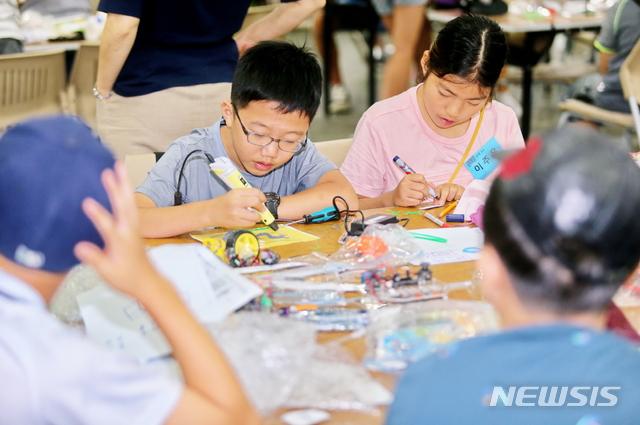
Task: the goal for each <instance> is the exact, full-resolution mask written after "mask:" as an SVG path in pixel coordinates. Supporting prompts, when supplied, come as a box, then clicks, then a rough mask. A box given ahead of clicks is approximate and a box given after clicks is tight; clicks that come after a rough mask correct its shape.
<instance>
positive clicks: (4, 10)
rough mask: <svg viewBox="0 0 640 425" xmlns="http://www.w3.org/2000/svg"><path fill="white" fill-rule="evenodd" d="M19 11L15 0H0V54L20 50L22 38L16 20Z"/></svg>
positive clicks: (18, 17)
mask: <svg viewBox="0 0 640 425" xmlns="http://www.w3.org/2000/svg"><path fill="white" fill-rule="evenodd" d="M19 20H20V11H19V10H18V3H17V1H16V0H0V54H7V53H20V52H22V40H24V37H23V36H22V33H21V32H20V27H19V26H18V21H19Z"/></svg>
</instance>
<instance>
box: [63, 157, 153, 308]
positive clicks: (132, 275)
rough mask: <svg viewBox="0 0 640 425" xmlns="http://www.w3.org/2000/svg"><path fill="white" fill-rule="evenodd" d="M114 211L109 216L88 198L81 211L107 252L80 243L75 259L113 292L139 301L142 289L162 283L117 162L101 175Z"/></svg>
mask: <svg viewBox="0 0 640 425" xmlns="http://www.w3.org/2000/svg"><path fill="white" fill-rule="evenodd" d="M102 183H103V184H104V187H105V189H106V190H107V194H108V195H109V201H110V202H111V209H112V211H113V213H109V211H107V210H106V209H105V208H104V207H103V206H102V205H100V204H99V203H98V202H96V201H95V200H94V199H91V198H87V199H85V200H84V201H83V203H82V209H83V210H84V212H85V214H86V215H87V217H89V219H90V220H91V221H92V222H93V224H94V225H95V226H96V229H97V230H98V232H99V233H100V235H101V236H102V239H103V241H104V245H105V246H104V248H103V249H100V248H99V247H98V246H96V245H95V244H93V243H90V242H79V243H78V244H77V245H76V246H75V249H74V252H75V254H76V257H78V259H79V260H80V261H82V262H83V263H86V264H88V265H90V266H92V267H93V268H95V269H96V270H97V271H98V273H99V274H100V275H101V276H102V277H103V278H104V279H105V280H106V281H107V282H108V283H109V284H110V285H111V286H113V287H114V288H116V289H117V290H119V291H122V292H124V293H126V294H129V295H131V296H134V297H137V295H138V293H139V290H140V289H141V288H142V287H143V285H149V284H150V283H151V282H153V281H154V279H160V276H159V275H158V273H157V272H156V271H155V269H154V268H153V266H152V265H151V263H150V262H149V260H148V258H147V254H146V251H145V246H144V242H143V240H142V238H141V237H140V233H139V229H138V210H137V209H136V206H135V203H134V200H133V192H132V191H131V186H130V185H129V179H128V177H127V173H126V169H125V166H124V163H123V162H122V161H118V162H117V163H116V165H115V172H114V171H113V170H110V169H108V170H105V171H104V172H103V173H102Z"/></svg>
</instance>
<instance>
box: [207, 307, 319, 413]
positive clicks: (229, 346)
mask: <svg viewBox="0 0 640 425" xmlns="http://www.w3.org/2000/svg"><path fill="white" fill-rule="evenodd" d="M209 330H210V332H211V333H212V335H213V336H214V337H215V339H216V341H217V342H218V345H219V346H220V348H221V349H222V351H224V354H225V355H226V357H227V359H229V361H230V362H231V364H232V365H233V367H234V369H235V372H236V375H237V376H238V378H239V379H240V381H241V382H242V384H243V386H244V388H245V391H246V392H247V394H248V396H249V398H250V399H251V401H252V402H253V404H254V406H255V407H256V409H257V410H258V411H259V412H260V413H261V414H263V415H266V414H268V413H270V412H272V411H274V410H276V409H278V408H279V407H281V405H282V404H283V403H284V402H285V400H287V399H288V398H289V396H290V394H291V392H292V390H293V388H294V387H295V386H296V385H297V384H298V380H299V379H301V377H302V369H303V367H305V365H306V364H308V363H309V361H310V360H311V358H312V356H313V354H314V351H315V348H316V331H315V328H314V326H313V325H312V324H309V323H306V322H302V321H294V320H287V319H285V318H281V317H278V316H277V315H275V314H266V313H240V314H236V315H234V316H231V317H230V318H229V319H227V320H226V321H225V322H224V324H222V325H210V326H209ZM302 379H304V378H302Z"/></svg>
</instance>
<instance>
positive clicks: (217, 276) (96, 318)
mask: <svg viewBox="0 0 640 425" xmlns="http://www.w3.org/2000/svg"><path fill="white" fill-rule="evenodd" d="M148 255H149V259H150V260H151V262H152V263H154V265H155V266H156V268H157V269H158V271H159V272H160V273H161V274H162V275H163V276H165V277H166V278H167V279H168V280H169V281H170V282H171V283H172V284H173V286H174V288H176V291H177V292H178V294H179V295H180V297H181V298H182V300H183V301H184V302H185V304H186V305H187V307H188V308H189V309H190V310H191V312H192V313H193V314H194V316H195V317H196V318H197V319H198V320H199V321H200V322H202V323H211V322H218V321H221V320H223V319H225V318H226V317H227V316H228V315H229V314H231V313H233V312H234V311H235V310H237V309H238V308H240V307H242V306H243V305H245V304H246V303H247V302H249V301H251V300H252V299H253V298H255V297H257V296H259V295H260V294H261V293H262V289H261V288H260V287H259V286H258V285H256V284H254V283H253V282H251V281H250V280H248V279H247V278H245V277H244V276H241V275H240V274H239V273H238V272H236V271H235V270H233V269H232V268H230V267H229V266H227V265H226V264H224V263H223V262H222V261H221V260H220V259H219V258H217V257H216V256H215V255H213V253H211V251H209V250H208V249H207V248H205V247H203V246H202V245H197V244H183V245H162V246H160V247H157V248H153V249H151V250H149V252H148ZM78 305H79V307H80V313H81V315H82V318H83V320H84V323H85V327H86V331H87V335H89V337H90V338H91V339H93V340H94V341H97V342H98V343H100V344H102V345H106V346H109V347H111V348H114V349H117V350H121V351H124V352H125V353H127V354H129V355H131V356H133V357H135V358H137V359H139V360H140V361H147V360H149V359H153V358H157V357H162V356H165V355H167V354H169V353H170V352H171V349H170V347H169V344H168V343H167V342H166V340H165V338H164V336H163V335H162V333H161V332H160V330H159V329H158V328H157V326H156V324H155V323H154V322H153V320H152V319H151V317H150V316H149V314H148V313H147V312H146V311H145V310H144V308H143V307H142V306H141V305H140V303H138V302H137V301H136V300H134V299H133V298H131V297H129V296H127V295H124V294H122V293H119V292H117V291H115V290H113V289H111V288H110V287H108V286H98V287H96V288H93V289H92V290H90V291H87V292H85V293H83V294H80V295H78Z"/></svg>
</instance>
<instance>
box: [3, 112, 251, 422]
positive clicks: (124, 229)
mask: <svg viewBox="0 0 640 425" xmlns="http://www.w3.org/2000/svg"><path fill="white" fill-rule="evenodd" d="M113 167H114V159H113V156H112V155H111V154H110V153H109V151H108V150H107V149H106V148H104V147H103V146H102V144H101V143H100V141H99V140H98V139H97V138H96V137H95V136H94V135H93V134H92V132H91V130H90V129H89V128H88V127H87V126H86V125H84V124H82V123H81V122H79V121H77V120H75V119H73V118H68V117H53V118H44V119H37V120H33V121H29V122H25V123H23V124H18V125H16V126H14V127H12V128H10V129H9V130H7V132H6V133H5V134H4V135H3V136H2V138H0V382H1V383H2V384H1V385H0V412H1V413H0V424H7V425H9V424H11V425H14V424H21V425H28V424H43V423H47V424H104V425H113V424H178V423H181V424H184V423H188V424H205V423H211V424H213V423H228V424H231V423H242V424H254V423H258V422H259V418H258V416H257V414H256V413H255V412H254V410H253V408H252V406H251V405H250V404H249V402H248V400H247V399H246V397H245V395H244V394H243V391H242V389H241V387H240V384H239V383H238V381H237V379H236V378H235V376H234V374H233V372H232V370H231V368H230V366H229V364H228V363H227V362H226V360H225V358H224V356H223V355H222V353H221V352H220V350H219V349H218V348H217V347H216V345H215V343H214V342H213V340H212V339H211V338H210V336H209V335H208V334H207V332H206V330H205V329H203V328H202V327H201V326H200V325H199V324H198V323H197V322H196V321H195V319H194V318H193V317H192V316H191V314H190V313H189V311H188V310H187V308H186V307H185V306H184V304H183V303H182V301H181V300H180V299H179V297H178V296H177V294H176V293H175V291H174V290H173V288H172V286H171V285H170V284H169V283H168V282H167V281H166V280H164V279H163V278H162V277H160V275H159V274H158V273H157V272H156V271H155V270H154V268H153V267H152V266H151V264H150V263H149V261H148V259H147V257H146V254H145V247H144V244H143V242H142V240H141V239H140V237H139V235H138V224H137V210H136V208H135V205H134V200H133V194H132V193H131V189H130V187H129V183H128V180H127V176H126V172H125V169H124V166H123V164H121V163H118V164H115V171H114V169H113ZM105 189H106V190H105ZM109 210H112V212H110V211H109ZM76 257H77V258H76ZM78 259H80V260H81V261H83V262H85V263H87V264H89V265H91V266H93V267H94V268H95V269H96V270H97V271H98V272H99V273H100V274H101V275H102V277H103V278H104V279H105V280H106V281H107V282H108V283H109V284H111V285H112V286H113V287H114V288H116V289H117V290H119V291H121V292H124V293H126V294H128V295H130V296H132V297H135V298H136V299H138V301H139V302H140V303H141V304H142V306H143V307H144V308H145V309H146V310H147V311H148V312H149V314H150V315H151V316H152V317H153V319H154V320H155V322H156V323H157V324H158V326H159V327H160V328H161V329H162V331H163V333H164V335H165V336H166V338H167V340H168V341H169V342H170V344H171V346H172V348H173V354H174V357H175V359H176V360H177V361H178V363H179V364H180V366H181V369H182V373H183V376H184V384H182V383H179V382H176V381H174V380H172V379H170V378H169V377H165V376H164V375H161V374H158V373H157V372H154V371H151V370H148V369H144V368H143V367H142V366H141V365H139V364H137V363H136V362H134V361H133V360H131V359H129V358H127V357H125V356H124V355H122V354H120V353H116V352H112V351H110V350H107V349H105V348H102V347H99V346H97V345H96V344H94V343H92V342H90V341H89V340H87V339H86V338H85V337H84V336H82V335H81V334H79V333H78V332H76V331H73V330H71V329H69V328H68V327H66V326H64V325H63V324H61V323H60V322H58V321H57V320H56V319H54V318H53V317H52V316H51V314H50V313H49V312H48V310H47V308H46V304H47V302H48V301H50V300H51V298H52V296H53V294H54V292H55V291H56V289H57V288H58V286H59V285H60V284H61V283H62V281H63V279H64V278H65V276H66V273H67V271H68V270H69V269H70V268H71V267H73V266H74V265H76V264H77V263H78V262H79V261H78Z"/></svg>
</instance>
